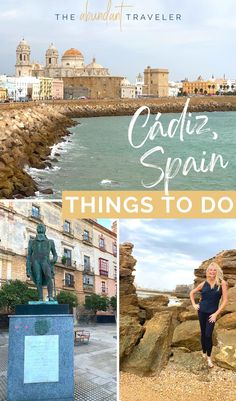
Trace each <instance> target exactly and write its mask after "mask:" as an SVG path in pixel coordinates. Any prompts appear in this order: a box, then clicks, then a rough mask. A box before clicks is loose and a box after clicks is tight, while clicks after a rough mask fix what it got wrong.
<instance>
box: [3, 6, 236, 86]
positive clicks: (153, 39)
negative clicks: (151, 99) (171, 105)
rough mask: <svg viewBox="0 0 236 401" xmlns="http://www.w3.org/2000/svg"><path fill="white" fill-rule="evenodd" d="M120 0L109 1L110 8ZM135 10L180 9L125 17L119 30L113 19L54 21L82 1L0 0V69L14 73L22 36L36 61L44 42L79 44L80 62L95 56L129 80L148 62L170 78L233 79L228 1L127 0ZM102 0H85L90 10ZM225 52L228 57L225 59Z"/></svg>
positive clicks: (235, 28)
mask: <svg viewBox="0 0 236 401" xmlns="http://www.w3.org/2000/svg"><path fill="white" fill-rule="evenodd" d="M119 3H120V0H112V8H113V9H114V6H115V5H116V4H119ZM126 3H127V4H132V5H134V7H133V9H134V12H136V13H160V14H162V13H166V14H169V13H181V14H182V16H183V19H182V21H181V22H179V23H176V22H158V21H150V22H149V21H124V29H123V32H120V31H119V27H118V24H116V23H115V24H113V23H108V24H106V23H103V22H96V23H82V22H81V21H79V20H78V21H73V22H69V21H68V22H57V21H56V18H55V13H65V12H68V13H75V14H80V12H81V11H82V10H83V9H84V8H85V0H81V1H79V0H77V1H75V0H67V2H66V3H65V2H64V1H62V0H57V1H56V0H50V2H49V1H48V0H41V1H40V2H39V1H38V0H31V1H25V0H8V1H2V2H0V18H1V23H0V35H1V37H2V38H3V41H2V45H1V60H0V74H1V73H2V72H7V73H13V72H14V64H15V48H16V46H17V44H18V42H19V41H20V39H21V38H22V36H24V37H25V39H27V40H28V42H29V43H30V44H31V48H32V54H33V57H34V58H35V59H36V60H44V54H45V51H46V49H47V46H48V45H49V43H51V42H54V43H55V44H56V46H57V47H58V49H59V51H60V53H62V52H63V50H65V49H67V48H70V47H78V48H79V50H81V51H82V53H83V54H84V55H85V59H86V60H85V62H89V61H90V59H91V57H93V56H94V55H96V58H97V59H98V62H100V63H102V64H104V66H105V67H109V69H110V71H111V73H113V74H116V75H124V76H127V77H128V78H129V80H131V81H134V80H135V77H136V75H137V74H138V73H139V72H143V70H144V68H145V67H146V66H147V65H151V66H153V67H165V68H168V69H169V71H170V78H171V79H175V80H177V79H179V80H180V79H183V78H185V77H186V76H188V77H189V78H190V79H191V78H196V76H198V75H199V74H202V75H203V76H205V77H206V78H207V77H209V76H211V74H212V73H214V74H215V75H216V76H222V74H223V73H226V74H227V76H231V78H235V67H234V66H235V64H236V55H235V53H234V52H232V37H234V36H235V34H236V22H235V16H234V12H231V10H234V8H235V4H234V1H232V0H225V1H224V2H222V0H217V1H215V0H214V1H213V0H206V1H203V0H192V1H191V2H190V1H187V0H182V1H181V2H179V3H177V2H176V0H165V1H164V0H158V1H156V0H149V1H148V2H143V0H126ZM106 5H107V0H101V1H100V2H99V6H98V2H97V1H96V0H89V9H90V10H96V9H98V8H99V9H100V10H102V9H105V8H106ZM229 54H230V62H229Z"/></svg>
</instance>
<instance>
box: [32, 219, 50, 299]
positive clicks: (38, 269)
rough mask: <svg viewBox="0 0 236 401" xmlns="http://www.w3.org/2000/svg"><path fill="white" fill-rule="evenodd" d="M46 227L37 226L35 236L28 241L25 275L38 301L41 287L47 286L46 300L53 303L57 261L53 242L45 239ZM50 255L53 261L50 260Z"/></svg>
mask: <svg viewBox="0 0 236 401" xmlns="http://www.w3.org/2000/svg"><path fill="white" fill-rule="evenodd" d="M45 232H46V227H45V225H44V224H38V226H37V235H36V237H35V238H34V239H30V240H29V244H28V255H27V260H26V274H27V277H30V278H31V279H32V280H33V282H34V283H35V285H36V287H37V290H38V296H39V300H40V301H42V300H43V286H47V289H48V299H49V301H53V300H54V299H53V282H52V279H53V278H54V265H55V263H56V261H57V253H56V249H55V244H54V241H53V240H51V239H48V238H47V237H46V234H45ZM50 253H52V255H53V259H52V260H50Z"/></svg>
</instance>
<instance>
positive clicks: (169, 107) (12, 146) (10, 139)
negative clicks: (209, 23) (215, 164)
mask: <svg viewBox="0 0 236 401" xmlns="http://www.w3.org/2000/svg"><path fill="white" fill-rule="evenodd" d="M185 102H186V98H179V99H170V98H166V99H139V100H120V99H119V100H109V101H108V100H101V101H92V100H88V101H69V102H68V101H59V102H45V103H23V104H15V103H12V104H1V105H0V199H1V198H22V197H27V196H33V195H34V194H35V191H37V185H36V183H35V182H34V181H33V179H32V178H31V176H29V175H28V174H27V173H26V172H25V171H24V167H25V166H29V167H35V168H45V167H46V166H47V165H50V162H49V161H48V157H49V155H50V146H52V145H53V144H55V143H58V142H60V141H61V140H62V139H61V138H62V137H63V136H65V135H69V132H68V130H67V128H68V127H71V126H73V125H74V121H73V118H81V117H99V116H115V115H116V116H119V115H120V116H121V115H133V114H134V112H135V111H136V110H137V109H138V108H139V107H140V106H142V105H146V106H148V107H149V108H150V110H151V112H152V113H157V112H161V113H171V112H176V113H179V112H182V110H183V107H184V104H185ZM189 111H192V112H193V111H195V112H200V111H201V112H202V111H236V96H232V97H229V96H227V97H223V96H222V97H215V98H201V97H199V98H197V97H195V98H191V100H190V105H189ZM72 189H79V188H72Z"/></svg>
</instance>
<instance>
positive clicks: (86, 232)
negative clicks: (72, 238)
mask: <svg viewBox="0 0 236 401" xmlns="http://www.w3.org/2000/svg"><path fill="white" fill-rule="evenodd" d="M83 239H84V241H89V231H87V230H84V233H83Z"/></svg>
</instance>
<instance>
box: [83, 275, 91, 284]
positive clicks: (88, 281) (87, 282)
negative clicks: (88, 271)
mask: <svg viewBox="0 0 236 401" xmlns="http://www.w3.org/2000/svg"><path fill="white" fill-rule="evenodd" d="M83 284H84V285H85V286H89V287H93V277H91V276H84V279H83Z"/></svg>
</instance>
